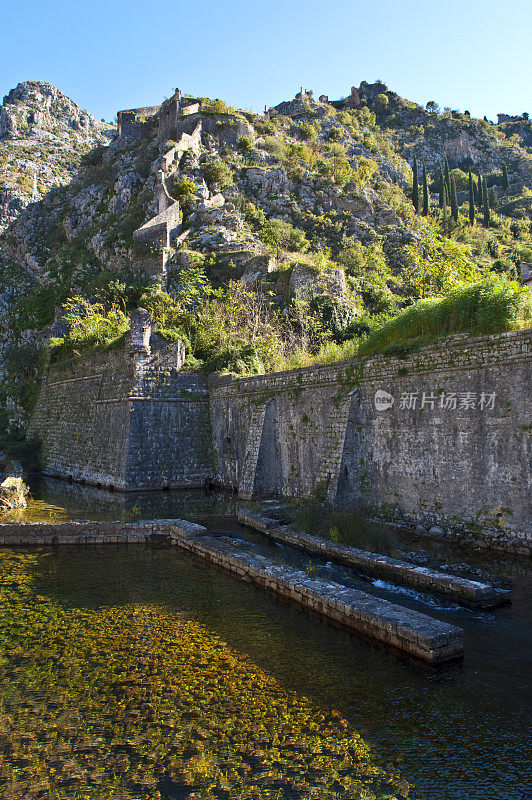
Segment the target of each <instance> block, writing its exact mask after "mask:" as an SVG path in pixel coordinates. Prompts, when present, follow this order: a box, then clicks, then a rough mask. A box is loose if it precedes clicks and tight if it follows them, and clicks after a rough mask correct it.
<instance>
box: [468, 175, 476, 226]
mask: <svg viewBox="0 0 532 800" xmlns="http://www.w3.org/2000/svg"><path fill="white" fill-rule="evenodd" d="M469 224H470V225H474V224H475V193H474V191H473V175H472V174H471V170H469Z"/></svg>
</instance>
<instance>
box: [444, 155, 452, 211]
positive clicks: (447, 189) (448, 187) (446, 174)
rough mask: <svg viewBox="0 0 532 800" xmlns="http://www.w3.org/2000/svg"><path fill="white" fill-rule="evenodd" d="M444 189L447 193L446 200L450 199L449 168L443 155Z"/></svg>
mask: <svg viewBox="0 0 532 800" xmlns="http://www.w3.org/2000/svg"><path fill="white" fill-rule="evenodd" d="M444 168H445V190H446V194H447V202H448V203H449V202H450V200H451V170H450V169H449V162H448V161H447V156H445V167H444Z"/></svg>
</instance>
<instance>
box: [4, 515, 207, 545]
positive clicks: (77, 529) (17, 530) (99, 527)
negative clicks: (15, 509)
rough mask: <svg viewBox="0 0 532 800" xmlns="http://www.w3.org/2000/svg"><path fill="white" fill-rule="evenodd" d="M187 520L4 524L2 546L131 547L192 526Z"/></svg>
mask: <svg viewBox="0 0 532 800" xmlns="http://www.w3.org/2000/svg"><path fill="white" fill-rule="evenodd" d="M191 524H192V523H189V522H185V521H184V520H174V519H157V520H140V521H139V522H106V521H104V520H94V521H89V520H72V521H71V522H56V523H54V522H51V523H48V522H3V523H0V545H56V544H128V543H132V544H133V543H139V542H141V543H142V542H148V541H150V539H153V538H155V537H157V536H164V537H168V536H169V530H168V526H169V525H170V526H173V527H175V526H176V525H184V526H185V527H186V526H187V525H191Z"/></svg>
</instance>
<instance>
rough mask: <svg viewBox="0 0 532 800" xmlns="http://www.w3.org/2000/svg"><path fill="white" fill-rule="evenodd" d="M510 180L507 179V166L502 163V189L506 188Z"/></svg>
mask: <svg viewBox="0 0 532 800" xmlns="http://www.w3.org/2000/svg"><path fill="white" fill-rule="evenodd" d="M509 185H510V181H509V180H508V167H507V166H506V164H503V165H502V188H503V189H504V191H506V190H507V189H508V187H509Z"/></svg>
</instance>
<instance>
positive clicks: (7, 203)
mask: <svg viewBox="0 0 532 800" xmlns="http://www.w3.org/2000/svg"><path fill="white" fill-rule="evenodd" d="M112 131H113V126H112V125H108V124H107V123H105V122H99V121H98V120H96V119H95V118H94V117H93V116H92V114H89V113H88V112H87V111H83V110H82V109H80V108H79V107H78V106H77V105H76V104H75V103H74V102H73V101H72V100H70V98H68V97H67V96H66V95H64V94H63V93H62V92H60V91H59V89H56V88H55V86H52V85H51V84H49V83H45V82H44V81H24V82H23V83H19V84H18V86H17V87H16V88H15V89H12V90H11V91H10V92H9V94H7V95H6V96H5V97H4V100H3V103H2V105H1V106H0V229H1V228H2V227H5V226H6V225H8V224H9V223H10V222H12V221H13V220H14V219H15V218H16V217H17V216H18V214H20V212H21V211H22V209H23V208H25V207H26V206H27V205H28V203H30V202H32V200H38V199H39V198H41V197H42V196H43V195H44V194H46V192H48V191H49V189H51V188H52V187H53V186H61V185H63V184H65V183H67V182H68V181H69V180H70V178H71V177H72V175H73V174H74V172H75V170H76V169H77V168H78V166H79V161H80V158H81V155H82V154H83V153H85V152H87V151H88V150H90V149H91V148H92V147H94V146H95V145H97V144H101V143H102V142H105V141H106V140H107V138H108V136H109V135H110V134H111V133H112Z"/></svg>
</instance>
